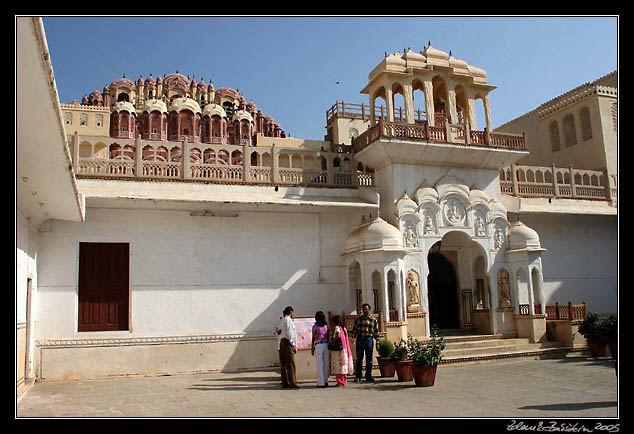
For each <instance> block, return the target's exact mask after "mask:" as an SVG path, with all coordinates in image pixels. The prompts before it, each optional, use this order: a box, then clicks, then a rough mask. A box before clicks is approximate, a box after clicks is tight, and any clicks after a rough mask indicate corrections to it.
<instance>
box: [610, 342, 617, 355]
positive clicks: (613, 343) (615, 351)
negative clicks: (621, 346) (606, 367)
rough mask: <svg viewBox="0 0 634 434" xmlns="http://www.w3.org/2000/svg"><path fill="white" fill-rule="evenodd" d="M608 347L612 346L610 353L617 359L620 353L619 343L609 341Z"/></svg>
mask: <svg viewBox="0 0 634 434" xmlns="http://www.w3.org/2000/svg"><path fill="white" fill-rule="evenodd" d="M608 347H609V348H610V354H611V355H612V358H613V359H616V358H617V355H618V344H617V343H616V342H612V341H609V342H608Z"/></svg>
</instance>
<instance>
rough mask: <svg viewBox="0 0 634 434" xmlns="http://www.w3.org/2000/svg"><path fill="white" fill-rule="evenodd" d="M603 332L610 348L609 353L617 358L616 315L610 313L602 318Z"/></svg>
mask: <svg viewBox="0 0 634 434" xmlns="http://www.w3.org/2000/svg"><path fill="white" fill-rule="evenodd" d="M603 324H604V327H605V333H606V336H607V340H608V348H610V354H611V355H612V358H613V359H616V358H617V352H618V346H617V341H618V327H619V325H618V324H619V322H618V319H617V317H616V315H614V314H611V315H609V316H608V317H607V318H606V319H605V320H604V323H603Z"/></svg>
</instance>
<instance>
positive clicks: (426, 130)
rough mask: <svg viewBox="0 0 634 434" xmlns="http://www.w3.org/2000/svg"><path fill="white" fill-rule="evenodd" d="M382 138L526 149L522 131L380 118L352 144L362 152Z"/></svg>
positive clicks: (356, 150)
mask: <svg viewBox="0 0 634 434" xmlns="http://www.w3.org/2000/svg"><path fill="white" fill-rule="evenodd" d="M379 138H388V139H390V138H400V139H408V140H416V141H427V142H439V143H450V144H459V145H465V146H479V147H487V148H498V149H515V150H521V151H524V150H527V148H526V141H525V139H524V135H523V134H507V133H492V132H489V131H487V130H484V131H475V130H470V128H469V126H468V124H450V123H448V122H445V124H444V125H429V123H428V122H427V121H421V122H418V123H415V124H408V123H402V122H386V121H384V120H379V121H378V122H377V123H376V124H375V125H374V126H372V127H370V128H368V130H367V131H365V132H364V133H363V134H361V135H359V137H357V138H355V139H354V141H353V143H352V147H353V150H354V152H359V151H361V150H363V149H364V148H366V147H367V146H368V145H370V144H371V143H373V142H374V141H376V140H378V139H379Z"/></svg>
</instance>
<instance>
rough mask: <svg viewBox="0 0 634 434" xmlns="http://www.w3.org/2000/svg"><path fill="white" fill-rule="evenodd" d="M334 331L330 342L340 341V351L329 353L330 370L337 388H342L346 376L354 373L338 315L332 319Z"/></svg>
mask: <svg viewBox="0 0 634 434" xmlns="http://www.w3.org/2000/svg"><path fill="white" fill-rule="evenodd" d="M332 321H333V323H334V324H335V329H334V331H333V334H332V338H331V340H330V342H334V341H336V340H337V339H341V343H342V347H343V348H342V349H341V351H330V369H331V372H332V373H333V374H335V377H336V379H337V387H344V386H345V385H346V384H348V379H347V377H346V376H347V375H348V374H352V373H353V372H354V364H353V362H352V352H351V351H350V345H349V344H348V332H347V331H346V328H345V327H344V326H343V322H342V320H341V317H340V316H339V315H336V316H335V317H334V318H333V320H332Z"/></svg>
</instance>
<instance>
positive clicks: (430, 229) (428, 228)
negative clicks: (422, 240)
mask: <svg viewBox="0 0 634 434" xmlns="http://www.w3.org/2000/svg"><path fill="white" fill-rule="evenodd" d="M434 233H436V229H435V228H434V221H433V220H432V219H431V216H427V217H425V227H424V229H423V234H434Z"/></svg>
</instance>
